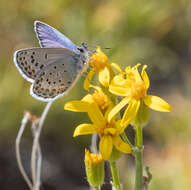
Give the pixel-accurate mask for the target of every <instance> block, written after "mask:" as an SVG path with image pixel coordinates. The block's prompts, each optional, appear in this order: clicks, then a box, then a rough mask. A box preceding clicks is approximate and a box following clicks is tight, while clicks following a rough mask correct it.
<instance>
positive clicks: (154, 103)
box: [144, 95, 172, 112]
mask: <svg viewBox="0 0 191 190" xmlns="http://www.w3.org/2000/svg"><path fill="white" fill-rule="evenodd" d="M144 103H145V104H146V105H147V106H148V107H150V108H151V109H153V110H155V111H161V112H170V111H171V110H172V107H171V106H170V105H169V104H168V103H167V102H166V101H165V100H163V99H162V98H160V97H158V96H151V95H147V96H146V97H145V98H144Z"/></svg>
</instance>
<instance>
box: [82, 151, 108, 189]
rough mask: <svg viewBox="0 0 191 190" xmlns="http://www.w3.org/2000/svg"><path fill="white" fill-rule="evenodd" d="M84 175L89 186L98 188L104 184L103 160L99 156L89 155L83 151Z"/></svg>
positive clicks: (88, 152)
mask: <svg viewBox="0 0 191 190" xmlns="http://www.w3.org/2000/svg"><path fill="white" fill-rule="evenodd" d="M84 161H85V166H86V175H87V180H88V182H89V184H90V185H91V186H93V187H96V186H100V185H102V184H103V182H104V177H105V172H104V160H103V158H102V156H101V154H93V153H90V151H89V150H87V149H85V160H84Z"/></svg>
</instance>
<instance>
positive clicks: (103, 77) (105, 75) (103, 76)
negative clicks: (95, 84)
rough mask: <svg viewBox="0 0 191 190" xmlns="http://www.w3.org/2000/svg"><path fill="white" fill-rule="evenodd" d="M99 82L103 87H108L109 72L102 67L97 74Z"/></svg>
mask: <svg viewBox="0 0 191 190" xmlns="http://www.w3.org/2000/svg"><path fill="white" fill-rule="evenodd" d="M98 78H99V82H100V83H101V84H102V85H103V86H104V87H108V86H109V82H110V72H109V69H108V68H107V67H104V68H103V69H102V70H100V71H99V73H98Z"/></svg>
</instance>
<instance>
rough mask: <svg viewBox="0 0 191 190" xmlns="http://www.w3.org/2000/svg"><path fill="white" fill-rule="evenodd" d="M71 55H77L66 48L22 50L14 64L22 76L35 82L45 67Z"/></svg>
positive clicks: (15, 56)
mask: <svg viewBox="0 0 191 190" xmlns="http://www.w3.org/2000/svg"><path fill="white" fill-rule="evenodd" d="M71 55H75V53H74V52H72V51H70V50H68V49H65V48H32V49H22V50H18V51H16V52H15V54H14V62H15V65H16V66H17V68H18V70H19V71H20V73H21V74H22V76H23V77H24V78H25V79H27V80H28V81H30V82H33V81H34V80H35V79H36V77H37V75H38V73H39V72H40V71H41V70H42V69H43V68H44V67H45V66H47V65H49V64H51V63H54V62H55V61H56V60H59V59H61V58H63V57H68V56H71Z"/></svg>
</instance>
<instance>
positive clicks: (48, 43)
mask: <svg viewBox="0 0 191 190" xmlns="http://www.w3.org/2000/svg"><path fill="white" fill-rule="evenodd" d="M34 30H35V33H36V35H37V38H38V40H39V43H40V45H41V47H49V48H67V49H70V50H72V51H75V50H76V48H77V47H76V45H74V44H73V43H72V42H71V40H69V39H68V38H67V37H66V36H65V35H64V34H62V33H60V32H59V31H58V30H56V29H55V28H53V27H51V26H49V25H48V24H45V23H43V22H40V21H35V22H34Z"/></svg>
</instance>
